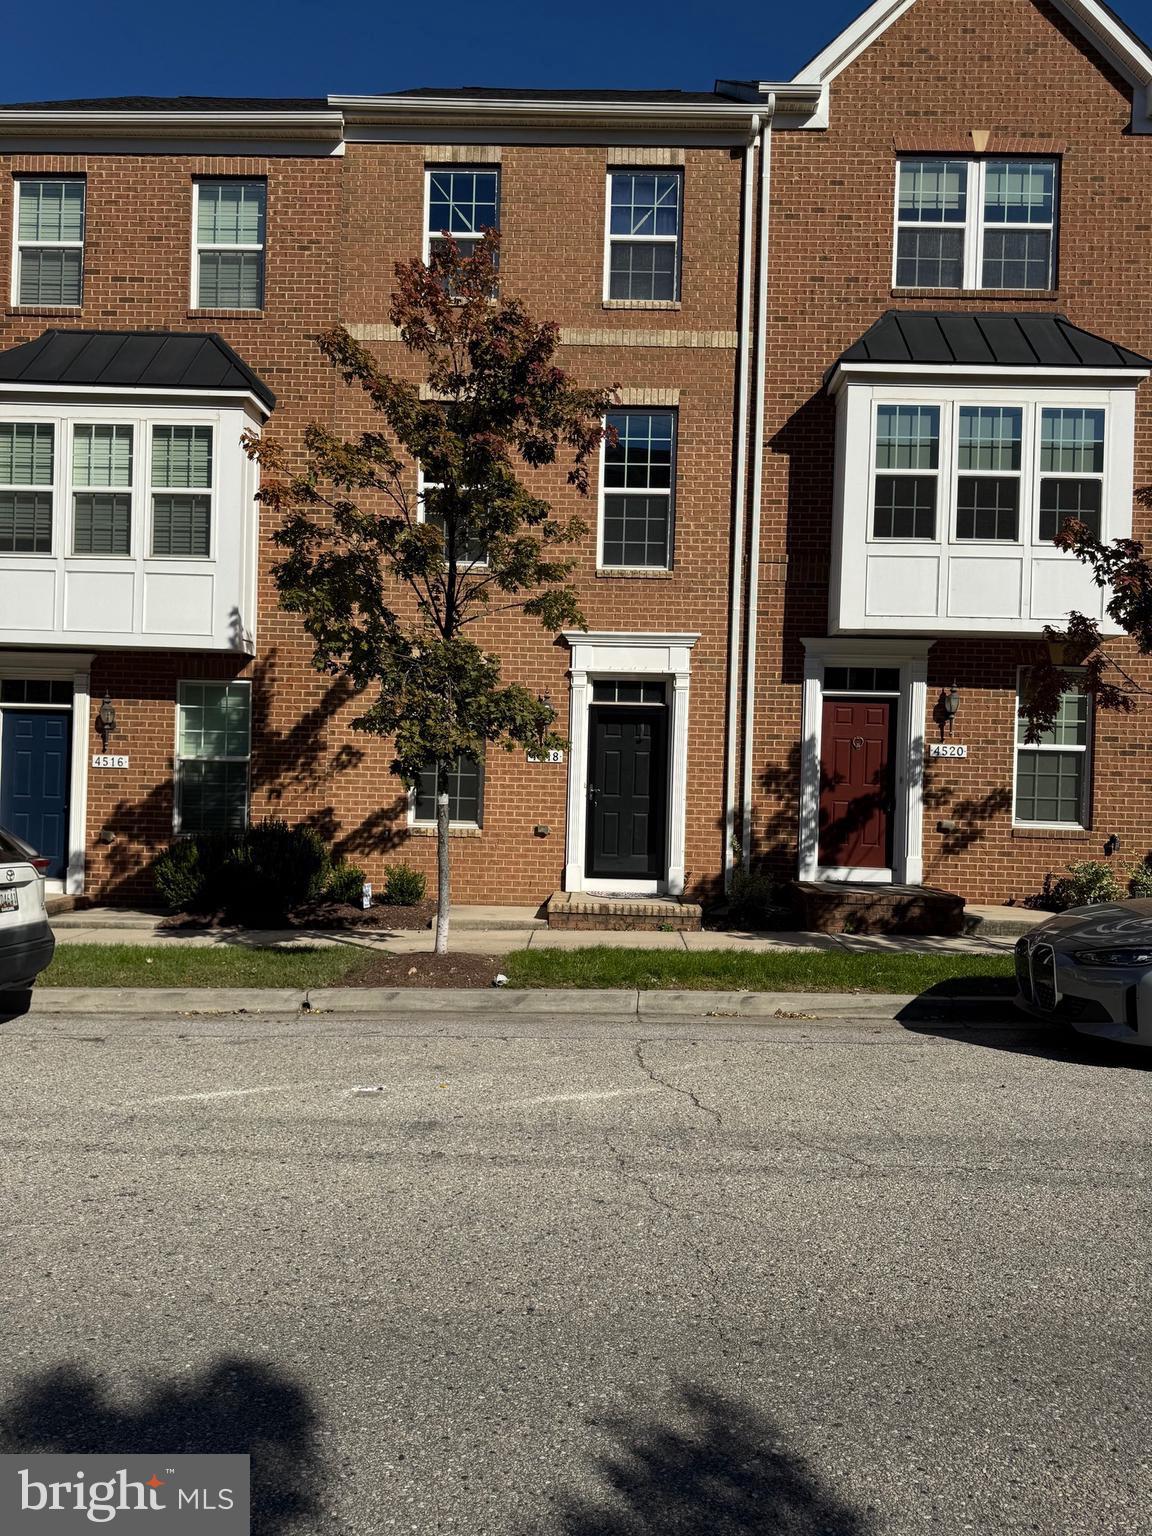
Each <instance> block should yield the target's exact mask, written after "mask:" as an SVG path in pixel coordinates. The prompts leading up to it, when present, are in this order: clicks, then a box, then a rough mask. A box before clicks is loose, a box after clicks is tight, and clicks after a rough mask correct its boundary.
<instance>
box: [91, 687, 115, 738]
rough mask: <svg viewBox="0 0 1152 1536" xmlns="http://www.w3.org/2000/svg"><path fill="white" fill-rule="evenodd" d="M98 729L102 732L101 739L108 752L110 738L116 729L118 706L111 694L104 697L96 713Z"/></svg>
mask: <svg viewBox="0 0 1152 1536" xmlns="http://www.w3.org/2000/svg"><path fill="white" fill-rule="evenodd" d="M96 729H97V730H98V731H99V732H100V738H101V740H102V741H103V743H104V750H105V751H107V750H108V738H109V736H111V735H112V733H113V731H114V730H115V729H116V706H115V704H113V702H112V698H111V696H110V695H109V694H107V693H106V694H105V695H104V701H103V703H102V704H101V705H100V708H99V710H98V711H97V713H96Z"/></svg>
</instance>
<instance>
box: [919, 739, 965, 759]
mask: <svg viewBox="0 0 1152 1536" xmlns="http://www.w3.org/2000/svg"><path fill="white" fill-rule="evenodd" d="M928 756H929V757H967V756H968V748H967V747H961V746H958V745H957V744H956V743H955V742H952V741H934V742H933V743H932V745H931V746H930V747H929V748H928Z"/></svg>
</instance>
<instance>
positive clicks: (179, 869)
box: [152, 837, 204, 912]
mask: <svg viewBox="0 0 1152 1536" xmlns="http://www.w3.org/2000/svg"><path fill="white" fill-rule="evenodd" d="M152 882H153V884H154V885H155V887H156V894H157V895H158V896H159V897H160V900H161V901H162V902H163V903H164V905H165V906H166V907H168V908H169V909H170V910H171V911H173V912H199V911H201V910H202V909H203V904H204V869H203V866H202V865H201V863H200V847H199V844H198V843H197V842H196V839H195V838H192V837H184V838H181V839H180V841H179V842H178V843H173V844H172V846H171V848H165V850H164V852H163V853H161V854H158V855H157V857H156V859H155V861H154V862H153V865H152Z"/></svg>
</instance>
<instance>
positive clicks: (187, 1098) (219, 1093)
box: [138, 1083, 316, 1104]
mask: <svg viewBox="0 0 1152 1536" xmlns="http://www.w3.org/2000/svg"><path fill="white" fill-rule="evenodd" d="M315 1086H316V1085H315V1084H314V1083H276V1084H275V1085H274V1086H272V1087H270V1088H220V1089H217V1090H216V1091H215V1092H213V1093H166V1094H163V1095H162V1096H161V1097H160V1098H158V1099H141V1100H138V1102H139V1103H141V1104H191V1103H194V1102H201V1101H203V1100H205V1099H242V1098H245V1097H246V1096H247V1095H248V1094H252V1093H290V1092H291V1091H292V1089H294V1088H313V1087H315Z"/></svg>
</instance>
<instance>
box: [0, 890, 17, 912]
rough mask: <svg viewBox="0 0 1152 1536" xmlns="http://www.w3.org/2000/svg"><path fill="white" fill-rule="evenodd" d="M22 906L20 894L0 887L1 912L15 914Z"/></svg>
mask: <svg viewBox="0 0 1152 1536" xmlns="http://www.w3.org/2000/svg"><path fill="white" fill-rule="evenodd" d="M19 905H20V892H19V891H17V890H14V889H12V888H11V887H5V886H0V912H15V911H16V910H17V908H18V907H19Z"/></svg>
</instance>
